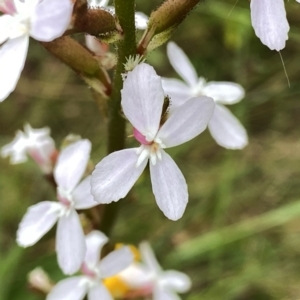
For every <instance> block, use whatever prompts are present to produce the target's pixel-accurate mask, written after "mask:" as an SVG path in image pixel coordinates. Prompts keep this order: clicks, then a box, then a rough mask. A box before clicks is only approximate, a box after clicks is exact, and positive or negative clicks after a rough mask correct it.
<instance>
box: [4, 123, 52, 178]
mask: <svg viewBox="0 0 300 300" xmlns="http://www.w3.org/2000/svg"><path fill="white" fill-rule="evenodd" d="M27 155H29V156H31V157H32V158H33V160H34V161H35V162H36V163H37V164H38V165H39V167H40V168H41V170H42V171H43V172H44V173H45V174H49V173H51V172H52V168H53V160H54V158H55V155H56V149H55V144H54V141H53V139H52V138H51V137H50V129H49V128H48V127H44V128H41V129H33V128H32V127H31V126H30V125H29V124H26V125H25V126H24V132H22V131H21V130H19V131H17V133H16V137H15V138H14V140H13V141H12V142H10V143H9V144H7V145H5V146H3V147H2V148H1V156H2V157H8V156H10V162H11V163H12V164H19V163H23V162H25V161H27Z"/></svg>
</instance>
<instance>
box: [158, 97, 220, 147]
mask: <svg viewBox="0 0 300 300" xmlns="http://www.w3.org/2000/svg"><path fill="white" fill-rule="evenodd" d="M214 107H215V103H214V101H213V100H212V99H211V98H208V97H204V96H203V97H197V98H192V99H190V100H188V101H186V102H185V103H184V104H183V105H181V106H179V107H178V108H177V109H175V110H174V111H173V112H172V114H171V115H170V117H169V119H168V120H167V121H166V122H165V123H164V124H163V126H162V127H161V128H160V130H159V132H158V134H157V138H159V139H161V140H162V142H163V144H164V145H165V146H166V147H168V148H170V147H174V146H177V145H180V144H183V143H185V142H187V141H189V140H191V139H193V138H194V137H196V136H197V135H198V134H200V133H201V132H202V131H204V130H205V128H206V126H207V124H208V122H209V120H210V118H211V116H212V114H213V111H214Z"/></svg>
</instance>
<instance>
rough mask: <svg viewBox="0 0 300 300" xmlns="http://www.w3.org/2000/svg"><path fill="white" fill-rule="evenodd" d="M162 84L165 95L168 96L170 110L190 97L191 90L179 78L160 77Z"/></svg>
mask: <svg viewBox="0 0 300 300" xmlns="http://www.w3.org/2000/svg"><path fill="white" fill-rule="evenodd" d="M162 86H163V89H164V92H165V95H166V96H169V97H170V110H172V111H173V110H174V109H175V108H177V107H178V106H180V105H182V104H183V103H184V102H185V101H187V100H188V99H190V98H191V97H192V91H191V88H190V87H189V86H187V85H186V84H185V83H184V82H183V81H181V80H179V79H169V78H162Z"/></svg>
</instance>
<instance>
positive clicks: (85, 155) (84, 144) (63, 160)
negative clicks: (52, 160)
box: [54, 140, 91, 191]
mask: <svg viewBox="0 0 300 300" xmlns="http://www.w3.org/2000/svg"><path fill="white" fill-rule="evenodd" d="M90 152H91V142H90V141H89V140H80V141H77V142H75V143H73V144H71V145H69V146H68V147H66V148H65V149H63V150H62V151H61V152H60V154H59V156H58V159H57V162H56V166H55V168H54V178H55V181H56V183H57V185H58V186H59V187H60V188H62V189H64V190H66V191H72V190H73V189H74V188H75V186H76V185H77V184H78V182H79V180H80V178H81V177H82V175H83V173H84V172H85V169H86V166H87V163H88V160H89V158H90Z"/></svg>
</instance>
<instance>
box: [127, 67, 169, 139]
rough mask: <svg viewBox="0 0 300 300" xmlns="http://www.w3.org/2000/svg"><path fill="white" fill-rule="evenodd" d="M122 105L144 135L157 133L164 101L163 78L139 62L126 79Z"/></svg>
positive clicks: (129, 118) (133, 123)
mask: <svg viewBox="0 0 300 300" xmlns="http://www.w3.org/2000/svg"><path fill="white" fill-rule="evenodd" d="M121 93H122V107H123V111H124V114H125V115H126V117H127V118H128V120H129V121H130V123H131V124H132V125H133V127H135V128H136V129H137V130H138V131H139V132H140V133H142V134H143V135H144V136H150V137H153V138H154V136H155V135H156V133H157V131H158V128H159V123H160V118H161V113H162V107H163V102H164V91H163V89H162V86H161V79H160V77H159V76H157V75H156V72H155V70H154V69H153V68H152V67H151V66H149V65H147V64H145V63H142V64H139V65H138V66H136V67H135V68H134V69H133V71H131V72H129V73H128V75H127V78H126V79H125V81H124V86H123V89H122V91H121Z"/></svg>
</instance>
